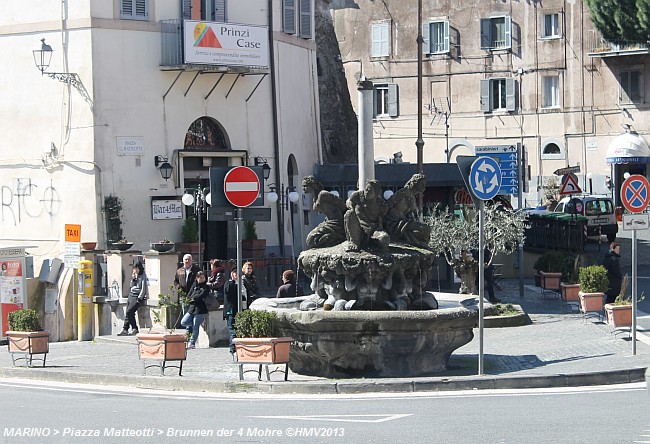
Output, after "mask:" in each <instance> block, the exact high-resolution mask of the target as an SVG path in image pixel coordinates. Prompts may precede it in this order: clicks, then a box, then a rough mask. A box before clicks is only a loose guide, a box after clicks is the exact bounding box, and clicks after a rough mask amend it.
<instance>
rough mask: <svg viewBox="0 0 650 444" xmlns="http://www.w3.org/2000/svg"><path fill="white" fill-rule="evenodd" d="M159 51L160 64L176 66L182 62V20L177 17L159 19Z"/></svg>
mask: <svg viewBox="0 0 650 444" xmlns="http://www.w3.org/2000/svg"><path fill="white" fill-rule="evenodd" d="M160 24H161V27H162V30H161V36H162V39H161V43H162V48H161V51H160V54H161V60H160V65H161V66H177V65H181V64H182V63H183V21H182V20H178V19H173V20H161V21H160Z"/></svg>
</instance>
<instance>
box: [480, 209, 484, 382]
mask: <svg viewBox="0 0 650 444" xmlns="http://www.w3.org/2000/svg"><path fill="white" fill-rule="evenodd" d="M484 206H485V202H483V201H481V202H480V203H479V211H478V374H479V376H481V375H483V318H484V313H483V296H484V295H485V234H484V228H485V227H484V225H485V211H483V207H484Z"/></svg>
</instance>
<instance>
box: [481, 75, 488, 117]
mask: <svg viewBox="0 0 650 444" xmlns="http://www.w3.org/2000/svg"><path fill="white" fill-rule="evenodd" d="M480 94H481V111H483V112H484V113H487V112H490V79H481V85H480Z"/></svg>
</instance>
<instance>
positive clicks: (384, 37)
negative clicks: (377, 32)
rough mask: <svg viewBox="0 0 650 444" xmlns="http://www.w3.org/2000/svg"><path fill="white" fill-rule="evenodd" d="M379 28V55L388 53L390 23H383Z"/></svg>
mask: <svg viewBox="0 0 650 444" xmlns="http://www.w3.org/2000/svg"><path fill="white" fill-rule="evenodd" d="M380 29H381V55H382V56H388V55H390V24H388V23H383V24H382V26H381V27H380Z"/></svg>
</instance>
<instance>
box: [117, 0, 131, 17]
mask: <svg viewBox="0 0 650 444" xmlns="http://www.w3.org/2000/svg"><path fill="white" fill-rule="evenodd" d="M121 4H122V11H121V14H120V17H121V18H133V0H122V2H121Z"/></svg>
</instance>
